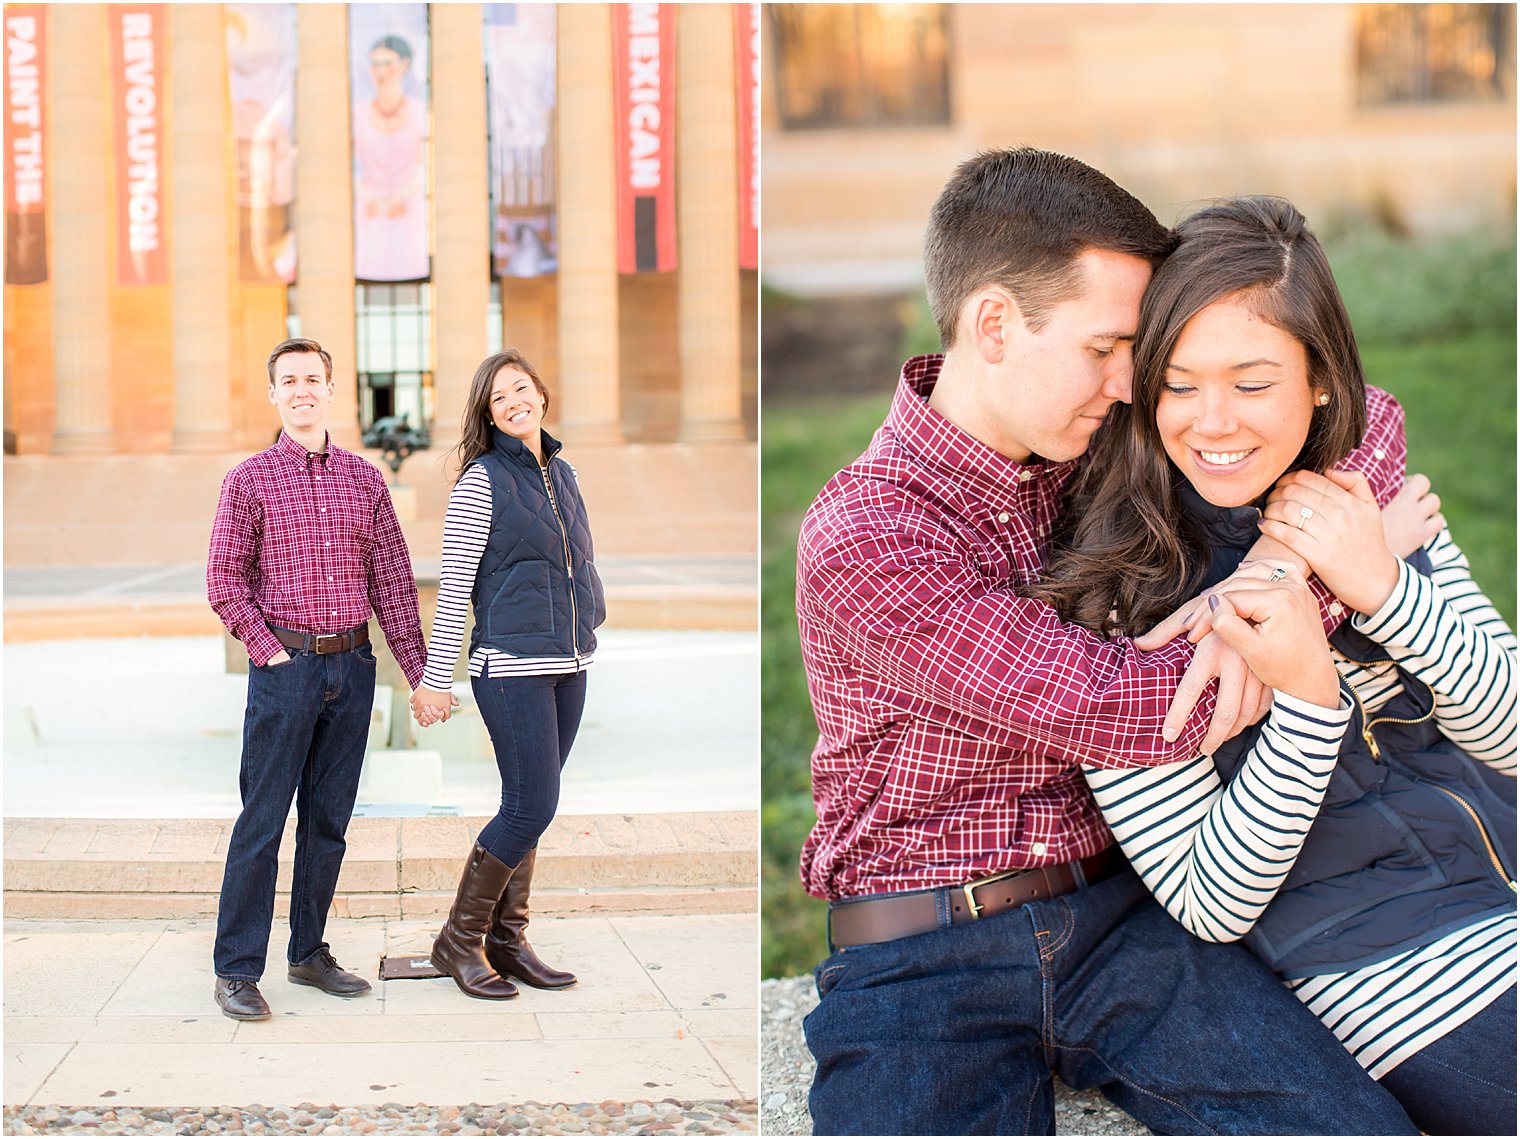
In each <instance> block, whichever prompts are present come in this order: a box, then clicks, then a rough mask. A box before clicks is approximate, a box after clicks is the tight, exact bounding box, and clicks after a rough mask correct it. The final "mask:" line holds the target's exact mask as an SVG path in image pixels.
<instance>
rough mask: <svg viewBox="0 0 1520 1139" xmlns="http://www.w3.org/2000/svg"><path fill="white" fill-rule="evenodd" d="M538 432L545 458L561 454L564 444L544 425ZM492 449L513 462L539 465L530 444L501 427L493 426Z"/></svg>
mask: <svg viewBox="0 0 1520 1139" xmlns="http://www.w3.org/2000/svg"><path fill="white" fill-rule="evenodd" d="M538 433H539V438H540V442H542V444H543V448H544V459H545V460H546V461H547V460H549V459H552V458H554V456H555V455H557V454H559V449H560V447H561V446H563V444H561V443H560V441H559V440H558V439H556V438H555V437H554V436H553V435H550V434H549V433H548V432H547V431H545V430H544V429H543V428H542V427H540V428H539V429H538ZM491 450H493V451H495V452H496V453H497V454H498V455H500V456H501V457H502V458H503V459H507V460H509V461H511V462H515V463H527V464H531V465H533V466H535V467H536V466H538V460H537V459H536V458H534V457H533V452H532V451H530V450H528V445H527V444H526V443H524V442H523V441H522V440H521V439H517V438H514V437H513V436H511V435H508V434H507V433H506V432H505V431H503V430H502V429H501V428H500V427H496V426H492V428H491Z"/></svg>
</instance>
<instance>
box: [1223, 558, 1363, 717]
mask: <svg viewBox="0 0 1520 1139" xmlns="http://www.w3.org/2000/svg"><path fill="white" fill-rule="evenodd" d="M1209 607H1210V608H1211V609H1212V610H1213V614H1214V634H1215V635H1216V636H1217V637H1219V639H1220V640H1222V641H1224V643H1225V644H1226V645H1228V646H1229V647H1230V648H1232V649H1234V650H1235V651H1236V652H1238V653H1239V654H1240V655H1241V657H1242V658H1243V659H1244V660H1245V662H1246V664H1247V665H1248V666H1249V667H1250V669H1251V671H1252V672H1254V673H1255V674H1256V675H1257V676H1259V677H1260V678H1261V680H1262V682H1263V683H1265V684H1268V685H1270V686H1271V687H1272V688H1274V689H1276V690H1277V691H1278V692H1286V693H1287V694H1288V695H1289V696H1296V697H1298V698H1299V699H1300V700H1306V701H1308V702H1309V703H1310V704H1317V705H1319V706H1320V707H1321V708H1335V707H1339V705H1340V678H1339V676H1338V675H1337V674H1336V671H1335V665H1334V664H1333V663H1332V662H1331V660H1330V651H1329V648H1328V646H1327V645H1326V644H1325V630H1324V627H1323V626H1322V625H1321V624H1320V619H1319V605H1318V604H1317V603H1316V602H1315V600H1314V594H1312V593H1310V592H1309V588H1308V586H1306V585H1304V584H1303V583H1302V582H1300V581H1294V580H1291V579H1287V578H1285V579H1283V580H1282V581H1268V582H1261V583H1250V585H1249V586H1248V585H1246V584H1245V583H1242V584H1241V585H1240V586H1238V587H1236V588H1234V589H1232V590H1230V591H1229V592H1219V593H1216V594H1215V595H1214V596H1213V597H1211V598H1209Z"/></svg>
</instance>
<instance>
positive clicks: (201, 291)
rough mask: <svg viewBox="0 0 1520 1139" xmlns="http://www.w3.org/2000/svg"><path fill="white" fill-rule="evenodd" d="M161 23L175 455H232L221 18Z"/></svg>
mask: <svg viewBox="0 0 1520 1139" xmlns="http://www.w3.org/2000/svg"><path fill="white" fill-rule="evenodd" d="M166 11H167V12H168V13H169V28H170V35H169V44H170V52H171V54H170V59H169V75H170V77H171V82H172V84H173V98H174V116H173V124H174V126H173V129H174V146H173V148H172V151H171V153H172V155H173V163H174V168H173V171H172V172H171V175H170V176H171V177H172V178H173V180H174V241H173V242H172V243H171V255H172V257H173V268H172V277H171V279H172V281H173V285H172V289H173V297H174V449H175V450H176V451H211V450H225V449H226V448H227V447H229V446H230V445H231V432H232V404H231V382H232V380H231V370H232V351H231V336H232V328H231V325H230V313H231V311H232V305H231V293H232V290H231V287H230V283H229V282H230V274H231V272H232V268H231V264H230V261H231V258H230V256H229V254H230V249H231V247H230V244H229V236H228V229H227V225H228V203H227V137H228V127H229V124H228V121H227V100H228V94H227V75H226V64H225V61H224V57H223V54H222V53H221V52H220V51H216V50H213V49H214V47H215V45H217V44H220V43H221V42H222V39H223V36H224V32H223V30H222V9H221V6H220V5H216V4H176V5H173V6H171V7H169V8H167V9H166Z"/></svg>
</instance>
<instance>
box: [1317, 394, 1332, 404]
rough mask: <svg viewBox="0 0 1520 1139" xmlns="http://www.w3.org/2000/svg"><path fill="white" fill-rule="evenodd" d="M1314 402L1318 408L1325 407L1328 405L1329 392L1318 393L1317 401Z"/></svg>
mask: <svg viewBox="0 0 1520 1139" xmlns="http://www.w3.org/2000/svg"><path fill="white" fill-rule="evenodd" d="M1314 402H1315V403H1317V404H1319V406H1320V407H1325V406H1327V405H1328V404H1329V403H1330V393H1329V392H1320V393H1319V399H1317V400H1315V401H1314Z"/></svg>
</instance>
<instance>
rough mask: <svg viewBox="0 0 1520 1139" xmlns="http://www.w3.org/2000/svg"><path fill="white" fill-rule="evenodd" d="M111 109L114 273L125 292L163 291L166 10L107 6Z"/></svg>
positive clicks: (159, 6)
mask: <svg viewBox="0 0 1520 1139" xmlns="http://www.w3.org/2000/svg"><path fill="white" fill-rule="evenodd" d="M106 13H107V18H108V19H109V21H110V29H111V95H112V105H113V106H114V107H115V108H116V113H115V116H114V119H115V121H114V123H113V130H114V131H115V133H116V272H117V280H118V281H120V282H121V284H123V285H161V284H163V283H164V281H165V279H166V277H167V272H166V266H167V263H168V258H167V257H166V255H165V249H166V246H167V244H168V235H169V226H168V218H167V217H166V216H165V211H164V182H165V179H164V161H163V146H164V140H165V139H166V138H167V137H168V134H169V132H168V131H167V130H166V129H165V123H164V119H165V115H166V112H167V109H168V99H167V97H166V92H165V89H164V6H163V5H162V4H133V5H124V6H118V5H115V4H108V5H107V6H106Z"/></svg>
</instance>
